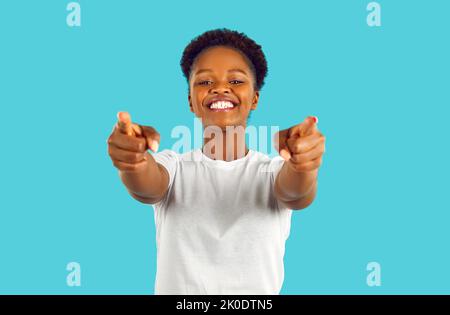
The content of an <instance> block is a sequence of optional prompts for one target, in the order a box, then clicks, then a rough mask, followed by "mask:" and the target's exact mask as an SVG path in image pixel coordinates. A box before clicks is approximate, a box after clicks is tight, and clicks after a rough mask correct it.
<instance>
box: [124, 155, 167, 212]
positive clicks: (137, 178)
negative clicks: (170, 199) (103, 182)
mask: <svg viewBox="0 0 450 315" xmlns="http://www.w3.org/2000/svg"><path fill="white" fill-rule="evenodd" d="M146 155H147V158H148V160H147V164H146V165H145V167H144V168H143V169H140V170H136V171H131V172H130V171H125V172H124V171H119V176H120V178H121V180H122V182H123V184H124V185H125V187H126V188H127V190H128V192H129V194H130V195H131V196H132V197H133V198H134V199H136V200H138V201H140V202H142V203H145V204H154V203H157V202H159V201H160V200H161V199H162V198H163V197H164V196H165V194H166V193H167V188H168V184H169V174H168V173H167V170H166V169H165V168H164V166H162V165H161V164H159V163H157V162H156V161H155V159H154V158H153V156H151V155H150V154H148V153H146Z"/></svg>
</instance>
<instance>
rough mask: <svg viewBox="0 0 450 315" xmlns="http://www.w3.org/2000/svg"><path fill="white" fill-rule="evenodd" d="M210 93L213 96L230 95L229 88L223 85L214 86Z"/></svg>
mask: <svg viewBox="0 0 450 315" xmlns="http://www.w3.org/2000/svg"><path fill="white" fill-rule="evenodd" d="M211 93H214V94H224V93H230V88H229V87H227V86H223V85H216V86H214V87H212V88H211Z"/></svg>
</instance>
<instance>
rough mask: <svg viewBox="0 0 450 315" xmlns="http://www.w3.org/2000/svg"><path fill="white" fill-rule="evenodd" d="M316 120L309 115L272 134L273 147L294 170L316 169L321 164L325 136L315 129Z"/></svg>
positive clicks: (308, 170)
mask: <svg viewBox="0 0 450 315" xmlns="http://www.w3.org/2000/svg"><path fill="white" fill-rule="evenodd" d="M317 122H318V119H317V118H316V117H314V116H309V117H307V118H306V119H305V120H304V121H303V122H302V123H300V124H298V125H295V126H293V127H291V128H288V129H285V130H281V131H279V132H277V133H276V134H275V136H274V142H275V148H276V149H277V151H278V153H279V154H280V156H281V157H283V159H284V160H285V161H286V162H287V163H289V166H291V168H292V169H293V170H294V171H295V172H310V171H314V170H318V169H319V167H320V165H322V156H323V154H324V153H325V136H324V135H323V134H322V133H321V132H319V130H318V129H317Z"/></svg>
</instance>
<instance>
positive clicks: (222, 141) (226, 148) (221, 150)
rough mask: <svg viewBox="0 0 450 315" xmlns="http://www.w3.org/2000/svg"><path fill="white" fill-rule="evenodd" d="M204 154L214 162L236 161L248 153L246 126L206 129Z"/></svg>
mask: <svg viewBox="0 0 450 315" xmlns="http://www.w3.org/2000/svg"><path fill="white" fill-rule="evenodd" d="M202 151H203V154H205V155H206V156H207V157H209V158H210V159H213V160H222V161H234V160H237V159H240V158H243V157H245V156H246V155H247V153H248V148H247V144H246V143H245V126H227V127H224V128H219V127H217V126H214V127H211V126H208V127H205V128H204V131H203V148H202Z"/></svg>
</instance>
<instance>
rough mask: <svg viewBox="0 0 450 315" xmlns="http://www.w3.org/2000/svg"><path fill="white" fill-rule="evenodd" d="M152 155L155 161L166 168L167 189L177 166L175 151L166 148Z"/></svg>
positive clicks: (170, 185) (171, 183)
mask: <svg viewBox="0 0 450 315" xmlns="http://www.w3.org/2000/svg"><path fill="white" fill-rule="evenodd" d="M152 155H153V158H154V159H155V161H156V162H157V163H159V164H161V165H162V166H164V168H165V169H166V170H167V173H168V174H169V184H168V187H167V188H168V190H170V189H171V187H172V185H173V180H174V178H175V174H176V172H177V167H178V155H177V153H176V152H175V151H172V150H167V149H166V150H162V151H160V152H158V153H154V154H152Z"/></svg>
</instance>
